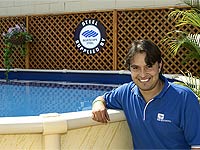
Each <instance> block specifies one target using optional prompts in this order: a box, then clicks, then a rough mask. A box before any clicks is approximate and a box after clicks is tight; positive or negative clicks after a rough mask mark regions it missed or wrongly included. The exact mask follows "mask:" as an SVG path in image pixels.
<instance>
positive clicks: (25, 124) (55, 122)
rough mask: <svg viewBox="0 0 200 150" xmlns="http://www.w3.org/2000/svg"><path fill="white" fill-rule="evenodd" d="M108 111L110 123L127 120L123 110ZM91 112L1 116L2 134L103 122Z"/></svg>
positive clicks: (61, 130)
mask: <svg viewBox="0 0 200 150" xmlns="http://www.w3.org/2000/svg"><path fill="white" fill-rule="evenodd" d="M108 113H109V115H110V119H111V121H110V122H109V123H112V122H116V121H123V120H125V116H124V113H123V111H120V110H112V109H109V110H108ZM91 114H92V112H91V110H86V111H80V112H69V113H62V114H58V113H48V114H41V115H40V116H22V117H1V118H0V134H21V133H26V134H27V133H42V134H54V133H65V132H67V130H70V129H76V128H83V127H87V126H93V125H99V124H101V123H98V122H96V121H93V120H92V119H91ZM58 127H59V128H58ZM52 130H53V131H52Z"/></svg>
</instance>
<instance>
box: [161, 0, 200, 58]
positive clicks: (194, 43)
mask: <svg viewBox="0 0 200 150" xmlns="http://www.w3.org/2000/svg"><path fill="white" fill-rule="evenodd" d="M184 3H186V4H187V5H189V6H191V9H188V10H180V9H176V10H174V11H172V12H171V13H170V14H169V18H174V21H175V22H176V27H180V26H183V25H191V26H193V27H197V28H199V27H200V3H199V0H184ZM164 41H167V45H169V48H170V50H171V51H172V52H173V53H174V54H176V53H177V52H178V50H179V49H180V47H181V46H183V47H185V48H187V49H189V53H188V54H187V55H186V61H187V60H189V59H198V60H200V34H199V33H195V34H191V33H187V32H185V31H180V30H174V31H172V32H169V33H168V37H167V38H165V39H164Z"/></svg>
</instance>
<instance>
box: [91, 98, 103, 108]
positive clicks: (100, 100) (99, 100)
mask: <svg viewBox="0 0 200 150" xmlns="http://www.w3.org/2000/svg"><path fill="white" fill-rule="evenodd" d="M96 102H102V103H103V104H105V101H104V100H102V99H95V100H94V101H93V102H92V106H93V105H94V104H95V103H96Z"/></svg>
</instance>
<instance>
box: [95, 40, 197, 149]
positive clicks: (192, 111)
mask: <svg viewBox="0 0 200 150" xmlns="http://www.w3.org/2000/svg"><path fill="white" fill-rule="evenodd" d="M126 66H127V67H128V68H129V69H130V71H131V77H132V80H133V82H130V83H126V84H123V85H121V86H120V87H118V88H116V89H115V90H113V91H110V92H107V93H105V94H104V95H103V96H99V97H97V98H96V99H95V100H94V101H93V106H92V113H93V116H92V119H93V120H95V121H98V122H102V123H107V121H109V120H110V119H109V115H108V113H107V110H106V108H111V109H122V110H123V111H124V113H125V116H126V119H127V122H128V125H129V128H130V131H131V134H132V139H133V145H134V149H193V148H194V149H200V105H199V102H198V100H197V96H196V95H195V94H194V93H193V92H192V91H191V90H190V89H189V88H187V87H183V86H180V85H177V84H174V83H170V82H168V80H167V79H166V78H165V77H164V76H162V74H161V70H162V59H161V52H160V50H159V48H158V47H157V46H156V45H155V44H154V43H152V42H151V41H149V40H138V41H134V42H133V43H132V46H131V48H130V49H129V52H128V54H127V56H126Z"/></svg>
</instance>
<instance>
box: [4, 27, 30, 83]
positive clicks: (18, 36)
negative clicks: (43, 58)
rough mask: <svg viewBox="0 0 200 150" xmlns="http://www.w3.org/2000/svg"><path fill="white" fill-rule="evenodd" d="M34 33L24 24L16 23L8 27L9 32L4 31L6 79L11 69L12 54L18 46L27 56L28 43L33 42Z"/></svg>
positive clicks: (23, 54)
mask: <svg viewBox="0 0 200 150" xmlns="http://www.w3.org/2000/svg"><path fill="white" fill-rule="evenodd" d="M32 39H33V38H32V35H31V34H30V33H28V32H27V31H26V28H25V27H24V26H23V25H15V27H11V28H9V29H8V31H7V33H3V42H4V45H5V48H4V65H5V68H6V72H5V75H6V79H8V72H9V70H10V69H11V67H12V66H11V64H12V57H11V56H12V54H13V52H14V50H15V49H16V48H20V52H21V55H22V56H23V57H25V56H26V44H27V43H28V42H32Z"/></svg>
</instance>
